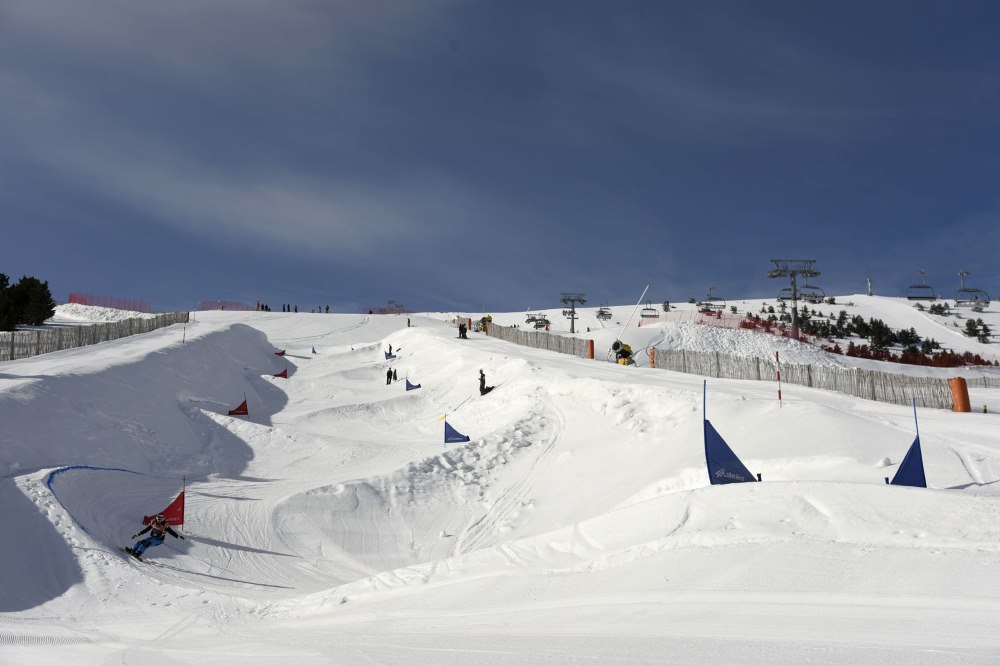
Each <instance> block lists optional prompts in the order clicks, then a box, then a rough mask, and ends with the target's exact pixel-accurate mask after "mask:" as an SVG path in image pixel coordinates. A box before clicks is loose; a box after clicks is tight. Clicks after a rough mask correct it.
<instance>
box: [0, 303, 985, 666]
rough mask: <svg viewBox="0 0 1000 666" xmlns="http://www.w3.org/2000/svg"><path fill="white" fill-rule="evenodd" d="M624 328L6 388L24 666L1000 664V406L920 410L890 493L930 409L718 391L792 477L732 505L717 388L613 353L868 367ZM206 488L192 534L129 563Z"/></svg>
mask: <svg viewBox="0 0 1000 666" xmlns="http://www.w3.org/2000/svg"><path fill="white" fill-rule="evenodd" d="M838 300H840V299H838ZM845 300H846V299H845ZM851 300H852V301H854V302H855V303H856V306H855V307H856V309H857V311H858V312H871V313H872V314H870V315H866V316H882V317H883V318H884V319H886V321H887V322H888V323H889V324H890V325H891V326H893V327H897V328H901V327H907V328H908V327H909V326H911V325H914V326H916V325H917V324H919V327H918V330H919V331H921V333H922V334H925V335H932V336H934V337H935V338H937V339H938V340H942V342H945V340H943V338H944V337H945V335H946V334H947V335H949V336H950V335H951V329H954V328H955V327H954V326H952V325H951V322H948V321H944V322H943V323H942V322H940V321H937V320H935V319H934V318H932V317H930V316H929V315H926V314H924V313H918V312H915V311H914V310H913V308H912V306H911V305H908V304H906V303H900V302H898V299H897V300H893V299H879V298H877V297H876V298H872V299H869V298H868V297H851ZM743 307H744V306H743V305H740V308H741V310H742V309H743ZM747 307H751V308H759V307H760V303H748V304H747ZM836 307H837V306H834V307H832V308H826V309H828V310H831V309H836ZM864 308H868V310H864ZM615 310H616V312H615V318H614V319H613V320H612V321H610V322H606V323H605V324H604V326H602V322H600V321H599V320H597V319H596V318H595V317H594V309H587V310H585V311H583V312H582V318H581V320H580V321H578V322H577V324H578V326H579V328H580V329H583V330H584V332H583V333H578V335H579V336H582V337H591V338H593V339H595V340H596V342H597V347H598V352H599V353H598V356H599V359H598V360H596V361H592V360H586V359H577V358H573V357H569V356H563V355H559V354H556V353H553V352H547V351H542V350H535V349H530V348H527V347H519V346H515V345H512V344H509V343H506V342H503V341H500V340H497V339H492V338H489V337H486V336H484V335H482V334H479V333H470V334H469V339H468V340H462V339H458V338H457V336H456V333H455V327H454V325H453V323H452V322H451V320H453V319H454V318H455V316H456V315H459V314H461V315H462V316H463V317H464V316H468V317H471V318H478V315H475V314H468V313H424V314H413V315H410V316H409V323H410V324H412V325H411V326H409V327H408V326H407V316H405V315H400V316H391V315H385V316H372V315H352V314H306V313H303V314H284V313H252V312H251V313H237V312H233V313H230V312H214V313H197V315H196V317H195V318H194V320H193V321H192V323H189V324H188V325H187V326H186V327H182V326H172V327H168V328H165V329H161V330H158V331H155V332H153V333H149V334H145V335H139V336H133V337H130V338H125V339H122V340H117V341H114V342H108V343H103V344H99V345H95V346H92V347H88V348H82V349H75V350H67V351H63V352H57V353H54V354H48V355H45V356H40V357H36V358H32V359H25V360H20V361H14V362H5V363H0V423H2V424H3V435H2V437H3V443H2V446H0V505H2V506H3V510H4V518H5V520H4V527H5V529H4V532H5V535H4V538H3V539H0V664H38V665H43V666H45V665H49V664H52V665H55V664H59V665H60V666H61V665H62V664H66V663H74V664H107V663H114V664H134V665H136V666H139V665H140V664H141V665H151V664H154V665H155V664H206V665H208V664H241V665H250V664H277V663H297V664H352V665H353V664H407V665H411V666H412V665H424V664H426V665H428V666H429V665H432V664H433V665H434V666H440V665H441V664H448V665H451V664H455V665H457V664H472V663H475V664H553V665H566V664H629V665H632V664H654V663H655V664H673V663H677V664H691V663H720V664H722V663H725V664H735V663H738V664H775V663H778V664H799V663H813V664H858V663H879V664H941V663H946V664H995V663H1000V576H998V571H1000V441H998V437H997V433H998V432H1000V420H998V419H1000V416H997V414H996V412H997V410H998V409H1000V399H998V397H997V393H998V391H997V390H987V389H979V390H977V392H976V393H975V394H974V401H975V402H976V403H977V404H978V403H980V402H981V403H982V404H988V405H990V406H991V407H990V409H989V410H988V413H982V412H981V411H975V412H973V413H966V414H956V413H952V412H947V411H943V410H920V412H919V414H918V416H919V428H920V438H921V443H922V450H923V457H924V466H925V469H926V475H927V480H928V486H929V487H928V488H926V489H923V488H907V487H897V486H887V485H885V483H884V481H883V478H884V477H886V476H890V477H891V476H892V475H893V474H894V473H895V470H896V468H897V466H898V464H899V462H900V461H901V459H902V457H903V455H904V454H905V453H906V451H907V449H908V447H909V445H910V443H911V442H912V441H913V439H914V436H915V424H914V415H913V410H912V409H910V408H907V407H899V406H894V405H887V404H881V403H876V402H869V401H865V400H860V399H855V398H851V397H848V396H845V395H841V394H837V393H832V392H826V391H821V390H816V389H808V388H804V387H798V386H785V387H784V395H783V400H782V403H781V404H780V405H779V403H778V401H777V400H776V395H775V394H776V391H775V386H774V385H773V384H769V383H762V382H749V381H726V380H714V379H710V380H708V393H707V401H705V403H704V404H705V405H706V407H707V416H708V418H709V419H710V420H711V421H712V423H713V425H714V426H715V428H716V429H717V430H718V431H719V432H720V434H721V435H722V436H723V437H725V439H726V441H727V442H728V443H729V444H730V446H731V447H732V448H733V449H734V451H735V452H736V453H737V454H738V455H739V456H740V458H741V459H742V460H743V462H744V463H745V464H746V466H747V467H748V468H749V469H750V470H752V471H753V472H755V473H756V472H759V473H761V474H762V476H763V482H762V483H748V484H734V485H728V486H711V485H710V484H709V481H708V477H707V474H706V469H705V459H704V449H703V438H702V418H703V413H702V409H703V395H702V388H703V381H704V378H702V377H700V376H693V375H683V374H678V373H673V372H668V371H664V370H658V369H651V368H648V367H621V366H618V365H615V364H611V363H605V362H602V360H603V358H604V355H605V354H606V351H607V349H608V347H609V346H610V344H611V342H613V341H614V340H615V339H617V338H618V337H621V339H623V340H628V341H629V342H630V344H632V345H633V347H635V348H637V349H641V348H643V347H647V346H649V345H656V346H661V347H674V348H686V349H696V350H713V351H723V352H726V353H733V354H737V355H747V356H754V355H760V356H766V357H770V356H772V355H773V354H774V352H775V351H780V353H781V354H782V357H783V358H785V356H786V355H787V356H788V361H789V362H792V361H793V360H794V361H795V362H802V363H817V364H819V363H827V364H842V363H850V362H851V361H850V360H848V359H846V357H831V356H829V355H827V354H825V353H824V352H821V351H819V350H817V349H816V348H814V347H808V346H801V345H797V344H796V343H792V342H790V341H788V340H783V339H779V338H774V337H771V336H765V335H762V334H759V333H754V332H750V331H741V330H724V329H711V328H705V327H702V326H698V325H696V324H693V323H690V322H660V323H656V324H652V323H651V324H649V325H648V326H647V325H645V324H644V325H643V326H642V327H641V328H639V327H636V326H635V323H633V324H632V325H631V326H630V327H629V328H628V330H627V331H623V330H622V329H621V327H620V326H619V327H616V326H615V325H614V323H615V321H617V322H619V323H620V324H624V321H625V316H627V312H626V310H627V308H625V307H622V308H615ZM618 310H620V311H621V312H618ZM74 316H75V317H77V320H78V321H80V320H87V316H86V315H81V314H79V313H76V314H72V313H71V312H68V311H63V312H62V317H63V321H64V322H65V321H66V320H68V319H70V318H71V317H74ZM105 316H109V317H113V316H114V315H99V316H98V315H92V316H91V318H90V320H91V321H94V320H98V319H100V318H102V317H105ZM493 316H494V319H495V321H497V322H498V323H504V322H507V323H510V324H515V323H516V324H519V325H520V324H523V322H524V315H523V314H517V313H507V314H503V313H500V314H497V313H493ZM982 316H983V318H984V319H985V320H988V321H989V322H991V326H995V324H993V323H992V322H993V321H994V320H996V319H998V318H1000V315H998V314H997V313H993V312H987V313H984V314H983V315H982ZM552 320H553V332H564V331H565V330H566V329H567V328H568V325H567V322H566V320H565V319H563V318H562V317H561V316H559V313H558V311H557V312H555V313H553V315H552ZM890 320H891V321H890ZM557 321H558V323H556V322H557ZM997 323H1000V322H997ZM605 326H606V327H605ZM586 328H590V329H592V330H591V331H590V332H587V331H586V330H585V329H586ZM182 340H183V342H182ZM948 342H949V346H952V347H954V348H955V349H957V350H959V351H962V350H964V349H966V348H968V349H975V350H977V352H982V353H983V354H987V353H991V352H992V350H993V349H994V348H995V344H985V345H984V344H982V343H978V342H975V341H974V340H968V339H963V338H962V337H961V336H957V337H954V340H952V338H951V337H949V338H948ZM389 345H392V347H393V353H394V355H395V358H393V359H391V360H386V358H385V353H386V352H387V351H388V347H389ZM960 345H964V346H960ZM277 350H285V355H284V356H278V355H276V354H275V351H277ZM896 367H898V366H896ZM286 369H287V370H288V375H289V376H288V378H287V379H283V378H279V377H275V375H276V374H277V373H279V372H281V371H283V370H286ZM390 369H392V370H395V371H396V372H397V375H398V378H399V379H398V381H396V382H394V383H389V384H387V383H386V373H387V370H390ZM480 370H482V371H483V372H484V373H485V374H486V378H487V383H488V384H489V385H491V386H495V387H496V388H495V389H494V390H493V391H492V392H490V393H488V394H487V395H480V394H479V391H478V376H479V371H480ZM965 372H966V371H964V370H955V369H952V370H951V371H950V374H951V375H955V374H964V373H965ZM969 372H972V371H969ZM976 372H978V373H980V374H982V373H983V372H986V371H982V370H978V371H976ZM407 380H408V381H409V382H410V383H411V384H412V385H419V386H420V388H418V389H415V390H410V391H407V390H406V388H405V384H406V381H407ZM244 396H245V398H246V400H247V404H248V408H249V415H248V416H246V417H242V416H228V415H227V412H228V411H229V410H230V409H232V408H234V407H235V406H236V405H238V404H239V403H240V402H241V401H242V400H243V399H244ZM992 405H996V406H997V409H993V408H992ZM444 418H447V423H448V424H449V425H451V426H452V427H454V428H455V429H457V430H458V431H460V432H461V433H464V434H466V435H469V436H470V438H471V441H469V442H467V443H462V444H447V445H446V444H445V443H444V441H443V431H444V420H443V419H444ZM185 478H186V501H187V511H186V521H185V524H184V525H183V528H182V529H181V530H180V531H181V533H182V534H184V535H185V536H186V539H185V540H183V541H180V540H174V539H172V538H170V537H167V540H166V542H165V543H164V544H163V545H161V546H157V547H154V548H152V549H150V550H149V551H148V552H147V556H146V560H147V562H146V563H144V564H140V563H137V562H134V561H131V560H129V559H128V558H127V557H125V556H124V555H122V554H121V553H120V551H119V549H120V547H121V546H124V545H128V544H129V543H131V541H130V539H129V537H130V535H131V534H133V533H134V532H136V531H137V530H138V529H139V528H140V527H141V523H140V520H141V518H142V516H143V515H144V514H150V513H154V512H156V511H158V510H161V509H162V508H163V507H165V506H166V505H167V504H168V503H169V502H170V501H171V500H172V499H173V498H174V497H175V496H176V495H177V494H178V492H180V490H181V489H182V484H183V483H184V481H182V479H185Z"/></svg>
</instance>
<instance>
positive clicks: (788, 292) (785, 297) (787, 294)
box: [778, 287, 792, 301]
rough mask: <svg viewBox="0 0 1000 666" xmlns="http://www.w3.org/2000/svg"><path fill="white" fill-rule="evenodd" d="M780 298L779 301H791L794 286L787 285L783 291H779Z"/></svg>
mask: <svg viewBox="0 0 1000 666" xmlns="http://www.w3.org/2000/svg"><path fill="white" fill-rule="evenodd" d="M778 300H779V301H790V300H792V288H791V287H785V288H784V289H782V290H781V291H779V292H778Z"/></svg>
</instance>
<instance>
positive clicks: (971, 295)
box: [955, 287, 990, 308]
mask: <svg viewBox="0 0 1000 666" xmlns="http://www.w3.org/2000/svg"><path fill="white" fill-rule="evenodd" d="M989 304H990V295H989V294H988V293H986V291H984V290H982V289H973V288H972V287H966V288H965V289H959V290H958V292H957V293H956V294H955V305H972V306H975V305H978V306H980V307H984V308H985V307H986V306H988V305H989Z"/></svg>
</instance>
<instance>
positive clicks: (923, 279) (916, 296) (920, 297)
mask: <svg viewBox="0 0 1000 666" xmlns="http://www.w3.org/2000/svg"><path fill="white" fill-rule="evenodd" d="M917 275H919V276H920V284H911V285H910V286H909V287H907V288H906V299H907V300H909V301H936V300H937V294H935V293H934V288H933V287H931V286H930V285H929V284H927V273H926V272H925V271H917Z"/></svg>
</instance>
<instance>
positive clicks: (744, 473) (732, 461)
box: [705, 419, 757, 486]
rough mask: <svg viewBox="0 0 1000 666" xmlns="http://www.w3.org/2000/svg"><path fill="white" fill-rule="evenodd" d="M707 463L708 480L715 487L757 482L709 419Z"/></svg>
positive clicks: (706, 434)
mask: <svg viewBox="0 0 1000 666" xmlns="http://www.w3.org/2000/svg"><path fill="white" fill-rule="evenodd" d="M705 462H706V463H707V464H708V480H709V481H711V482H712V485H713V486H714V485H716V484H720V483H744V482H747V481H756V480H757V479H755V478H754V476H753V474H751V473H750V471H749V470H748V469H747V468H746V467H745V466H744V465H743V463H742V462H741V461H740V459H739V458H737V457H736V454H735V453H733V450H732V449H731V448H729V445H728V444H726V440H724V439H722V435H720V434H719V433H718V431H716V429H715V428H713V427H712V424H711V423H710V422H709V420H708V419H705Z"/></svg>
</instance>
